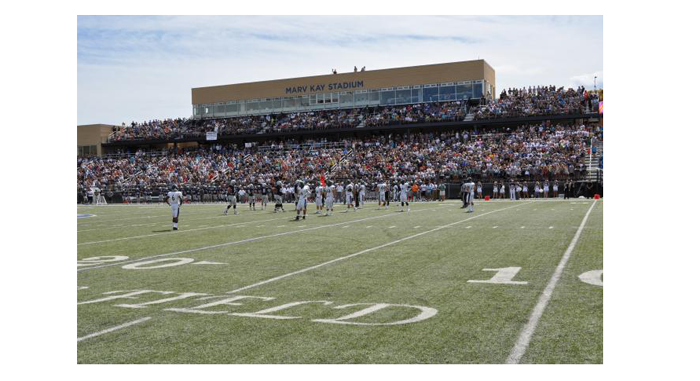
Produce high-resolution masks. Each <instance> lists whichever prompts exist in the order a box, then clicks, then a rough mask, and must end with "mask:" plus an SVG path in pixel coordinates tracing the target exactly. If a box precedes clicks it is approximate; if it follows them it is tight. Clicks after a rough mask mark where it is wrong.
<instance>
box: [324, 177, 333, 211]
mask: <svg viewBox="0 0 700 381" xmlns="http://www.w3.org/2000/svg"><path fill="white" fill-rule="evenodd" d="M325 192H326V216H330V215H331V214H333V201H334V200H335V185H332V184H328V183H326V191H325Z"/></svg>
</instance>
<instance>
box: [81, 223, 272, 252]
mask: <svg viewBox="0 0 700 381" xmlns="http://www.w3.org/2000/svg"><path fill="white" fill-rule="evenodd" d="M282 219H284V218H271V219H267V220H256V221H248V222H237V223H234V224H225V225H214V226H208V225H204V226H202V227H198V228H194V229H189V230H177V231H174V232H172V233H171V234H170V235H172V234H182V233H187V232H195V231H200V230H208V229H218V228H225V227H241V226H243V225H246V224H252V223H260V222H267V221H278V220H282ZM156 236H163V233H153V234H144V235H137V236H131V237H120V238H112V239H105V240H102V241H88V242H81V243H79V244H78V246H83V245H94V244H98V243H106V242H116V241H124V240H127V239H138V238H148V237H156Z"/></svg>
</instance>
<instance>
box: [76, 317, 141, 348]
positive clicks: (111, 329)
mask: <svg viewBox="0 0 700 381" xmlns="http://www.w3.org/2000/svg"><path fill="white" fill-rule="evenodd" d="M150 319H151V317H150V316H147V317H145V318H141V319H138V320H134V321H130V322H128V323H124V324H122V325H118V326H116V327H112V328H107V329H105V330H103V331H99V332H95V333H91V334H89V335H87V336H83V337H79V338H78V342H81V341H83V340H87V339H91V338H93V337H95V336H100V335H104V334H105V333H110V332H114V331H116V330H118V329H122V328H126V327H130V326H132V325H135V324H139V323H143V322H145V321H146V320H150Z"/></svg>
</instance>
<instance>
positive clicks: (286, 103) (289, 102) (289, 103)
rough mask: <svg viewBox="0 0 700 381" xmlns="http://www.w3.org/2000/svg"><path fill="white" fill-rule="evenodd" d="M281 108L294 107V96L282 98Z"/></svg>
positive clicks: (289, 108) (288, 108)
mask: <svg viewBox="0 0 700 381" xmlns="http://www.w3.org/2000/svg"><path fill="white" fill-rule="evenodd" d="M282 108H283V109H284V110H291V109H293V108H294V98H284V99H282Z"/></svg>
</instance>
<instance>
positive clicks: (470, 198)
mask: <svg viewBox="0 0 700 381" xmlns="http://www.w3.org/2000/svg"><path fill="white" fill-rule="evenodd" d="M465 185H466V186H467V190H466V193H467V195H466V203H467V213H472V212H474V188H475V185H474V182H473V181H472V178H471V177H470V178H468V179H467V182H466V183H465Z"/></svg>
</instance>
